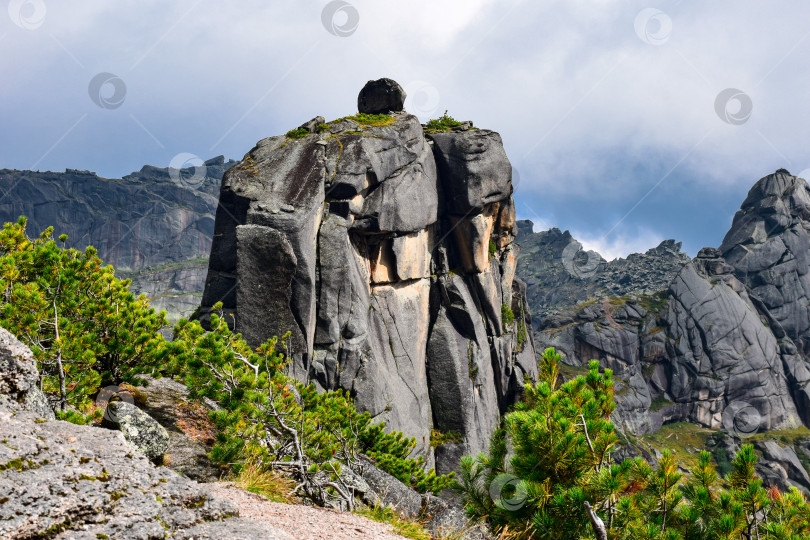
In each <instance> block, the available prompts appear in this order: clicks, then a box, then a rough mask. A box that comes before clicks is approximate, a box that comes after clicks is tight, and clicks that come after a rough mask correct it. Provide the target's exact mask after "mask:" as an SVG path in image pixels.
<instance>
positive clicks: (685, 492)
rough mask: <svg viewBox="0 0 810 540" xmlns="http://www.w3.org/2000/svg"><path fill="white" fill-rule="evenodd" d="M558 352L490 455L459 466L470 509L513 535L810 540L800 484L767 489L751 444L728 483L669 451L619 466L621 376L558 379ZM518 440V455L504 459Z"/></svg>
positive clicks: (593, 369)
mask: <svg viewBox="0 0 810 540" xmlns="http://www.w3.org/2000/svg"><path fill="white" fill-rule="evenodd" d="M559 360H560V357H559V355H557V354H556V353H555V352H554V350H553V349H547V350H546V351H545V353H544V354H543V357H542V358H541V360H540V376H539V379H538V382H537V383H536V384H527V386H526V400H525V402H524V403H521V404H519V405H517V406H516V407H515V410H514V411H513V412H510V413H508V414H507V415H506V417H505V418H504V422H503V427H502V429H500V430H498V431H497V432H496V433H495V435H494V436H493V439H492V444H491V448H490V451H489V454H488V455H479V456H477V457H475V458H473V457H470V456H466V457H464V458H463V459H462V474H461V483H460V485H459V489H460V490H461V492H462V495H463V497H464V500H465V503H466V509H467V512H468V513H469V514H470V515H471V516H473V517H476V518H480V519H485V520H487V521H488V522H489V523H490V524H491V525H492V526H493V528H494V529H495V530H496V531H497V532H500V533H504V535H505V536H508V537H510V538H554V539H557V538H572V539H585V538H608V539H610V540H676V539H679V540H720V539H724V540H730V539H734V540H754V539H759V540H765V539H772V540H775V539H777V538H779V539H782V538H787V539H799V538H810V505H808V504H807V501H806V500H805V498H804V496H803V495H802V494H801V493H800V492H799V491H798V490H797V489H796V488H792V489H791V490H790V491H789V492H788V493H781V492H780V491H779V490H778V489H776V488H770V489H767V490H766V489H765V488H763V487H762V480H761V479H760V478H758V477H757V476H756V472H755V465H756V462H757V456H756V453H755V452H754V448H753V446H751V445H743V446H742V448H741V449H740V451H739V452H738V453H737V455H736V456H735V457H734V459H733V461H732V464H731V466H732V470H731V472H730V473H729V475H728V476H727V477H726V478H725V479H722V480H721V479H720V478H719V476H718V474H717V471H716V469H715V467H714V465H713V464H712V458H711V454H709V453H708V452H702V453H701V454H700V455H699V457H698V462H697V465H695V466H694V467H693V468H692V469H691V470H689V472H688V474H686V473H683V472H682V471H681V470H680V467H679V465H678V463H677V462H676V460H675V457H674V455H673V454H672V453H671V452H669V451H664V452H663V453H662V455H661V457H660V458H659V459H658V462H657V464H656V466H654V467H653V466H651V465H650V464H649V463H647V462H646V461H644V460H643V459H642V458H635V459H632V460H630V459H628V460H625V461H623V462H622V463H614V462H613V461H612V460H611V458H610V451H611V450H612V449H613V448H614V447H615V444H616V437H615V434H614V429H613V425H612V424H611V423H610V421H609V416H610V413H611V412H612V411H613V406H612V405H611V404H612V401H613V392H612V379H611V377H612V374H611V372H610V370H605V371H604V373H599V365H598V362H595V361H592V362H591V363H590V364H589V371H588V374H587V375H582V376H579V377H577V378H575V379H573V380H571V381H568V382H565V383H561V382H560V376H559V370H558V368H557V363H558V362H559ZM509 443H511V445H512V448H513V449H514V454H513V456H512V457H511V459H509V460H508V461H507V459H506V457H507V448H508V447H509Z"/></svg>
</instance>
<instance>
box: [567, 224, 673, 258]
mask: <svg viewBox="0 0 810 540" xmlns="http://www.w3.org/2000/svg"><path fill="white" fill-rule="evenodd" d="M571 235H572V236H573V237H574V238H576V239H577V240H579V242H580V243H581V244H582V247H583V248H584V249H585V250H586V251H589V250H593V251H596V252H597V253H599V254H600V255H601V256H602V257H604V258H605V259H606V260H608V261H610V260H613V259H616V258H618V257H623V258H626V257H627V256H628V255H629V254H631V253H644V252H645V251H647V250H648V249H650V248H654V247H656V246H658V244H660V243H661V242H662V241H663V240H664V238H663V237H662V236H661V235H660V234H658V233H657V232H655V231H653V230H650V229H640V230H638V231H637V232H636V233H635V234H628V233H620V234H615V233H614V234H611V235H610V236H608V237H607V238H605V237H600V236H594V235H593V233H592V232H587V231H571Z"/></svg>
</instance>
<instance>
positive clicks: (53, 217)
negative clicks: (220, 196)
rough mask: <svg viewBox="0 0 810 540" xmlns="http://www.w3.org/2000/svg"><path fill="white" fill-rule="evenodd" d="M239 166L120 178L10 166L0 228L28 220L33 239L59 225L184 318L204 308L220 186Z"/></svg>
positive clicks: (2, 177) (219, 161)
mask: <svg viewBox="0 0 810 540" xmlns="http://www.w3.org/2000/svg"><path fill="white" fill-rule="evenodd" d="M233 163H234V162H233V161H226V160H225V159H224V158H223V157H222V156H219V157H217V158H213V159H210V160H208V161H206V162H205V163H204V166H200V167H189V168H187V169H172V170H170V169H168V168H158V167H152V166H150V165H145V166H144V167H143V168H142V169H141V170H140V171H138V172H134V173H132V174H129V175H127V176H125V177H124V178H120V179H107V178H101V177H99V176H97V175H96V174H95V173H92V172H89V171H78V170H75V169H68V170H66V171H65V172H64V173H55V172H37V171H17V170H8V169H3V170H0V188H3V190H4V191H6V194H5V195H4V197H3V198H2V200H0V220H2V221H0V223H2V222H8V221H17V218H18V217H20V216H26V217H27V218H28V233H29V235H38V234H39V233H40V232H42V231H43V230H44V229H45V228H46V227H50V226H53V227H54V233H55V235H56V236H58V235H60V234H67V235H68V237H69V240H68V246H69V247H75V248H77V249H84V248H85V247H86V246H88V245H92V246H94V247H95V248H96V249H98V253H99V256H100V257H101V258H102V260H103V261H104V262H105V263H108V264H112V265H113V266H115V268H116V274H117V275H118V276H119V277H124V278H130V279H132V287H131V288H132V290H133V292H135V293H136V294H139V293H144V294H146V295H147V296H148V297H149V298H150V299H151V300H152V305H153V306H154V307H156V308H157V309H165V310H167V311H168V313H169V316H170V318H171V319H177V318H179V317H180V316H188V315H190V314H191V312H192V311H193V310H194V308H196V307H197V305H199V299H200V293H201V292H202V289H203V286H204V282H205V273H206V267H207V260H206V259H207V257H208V253H209V251H210V249H211V237H212V236H213V232H214V213H215V211H216V206H217V192H218V189H219V183H220V180H221V178H222V174H223V173H224V172H225V171H226V170H227V169H228V168H229V167H230V166H231V165H233Z"/></svg>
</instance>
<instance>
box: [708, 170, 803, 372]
mask: <svg viewBox="0 0 810 540" xmlns="http://www.w3.org/2000/svg"><path fill="white" fill-rule="evenodd" d="M720 250H721V251H722V252H723V257H725V259H726V261H728V263H729V264H731V265H732V266H733V267H734V272H735V274H736V275H737V277H738V278H739V279H740V281H742V282H743V283H745V284H746V285H747V286H748V287H749V288H750V289H751V291H753V293H754V294H756V295H757V296H758V297H759V298H761V299H762V302H763V303H764V304H765V306H766V307H767V309H768V311H769V312H770V314H771V315H773V318H774V319H776V321H778V323H779V325H778V326H779V327H781V328H780V329H778V330H776V332H777V333H780V332H781V331H782V330H783V331H784V333H786V334H787V335H788V336H789V337H790V338H791V339H792V340H793V341H794V342H795V344H796V345H797V346H798V347H799V349H800V350H801V351H802V352H803V353H804V356H805V357H810V309H808V307H810V187H808V186H807V182H805V181H804V180H803V179H801V178H797V177H795V176H791V175H790V173H788V172H787V171H786V170H784V169H780V170H778V171H776V172H775V173H774V174H771V175H768V176H766V177H764V178H762V179H761V180H760V181H759V182H757V183H756V184H755V185H754V187H752V188H751V191H749V193H748V197H747V198H746V199H745V201H744V202H743V204H742V206H741V207H740V210H739V211H738V212H737V214H736V215H735V216H734V222H733V224H732V225H731V229H730V230H729V232H728V234H726V237H725V238H724V239H723V243H722V245H721V246H720ZM777 337H780V338H781V337H782V336H781V335H777Z"/></svg>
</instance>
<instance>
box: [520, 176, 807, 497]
mask: <svg viewBox="0 0 810 540" xmlns="http://www.w3.org/2000/svg"><path fill="white" fill-rule="evenodd" d="M808 231H810V188H809V187H808V185H807V183H806V182H805V181H804V180H803V179H801V178H797V177H794V176H791V175H790V174H789V173H788V172H787V171H785V170H783V169H780V170H779V171H777V172H776V173H774V174H772V175H768V176H766V177H764V178H762V179H761V180H759V181H758V182H757V183H756V184H755V185H754V186H753V187H752V189H751V191H750V192H749V195H748V197H747V198H746V200H745V201H744V202H743V204H742V207H741V210H740V211H739V212H738V213H737V215H736V216H735V218H734V222H733V224H732V227H731V230H730V231H729V232H728V234H727V235H726V237H725V239H724V241H723V243H722V245H721V247H720V249H716V248H704V249H702V250H701V251H700V252H699V253H698V255H697V257H696V258H695V259H694V260H691V261H688V260H686V262H685V263H684V264H681V266H680V268H678V269H677V272H676V274H675V275H674V276H673V277H672V278H671V279H670V280H669V282H668V283H666V284H665V285H664V286H663V287H662V288H661V289H660V290H659V291H658V292H655V291H652V292H653V293H654V294H650V292H651V291H650V290H649V289H648V284H649V283H651V282H652V283H655V281H656V280H657V279H659V278H662V277H664V273H661V272H659V271H658V270H657V271H656V272H654V273H653V274H652V276H653V278H654V279H652V280H650V279H649V278H650V276H649V275H645V274H644V273H643V272H638V270H636V272H638V274H639V275H640V276H641V279H640V280H638V282H640V283H641V284H642V288H638V287H636V288H635V289H633V288H628V289H621V288H618V290H617V289H616V288H612V289H611V288H607V289H606V288H604V287H600V286H599V285H597V279H598V278H596V279H595V278H594V276H599V275H604V270H602V269H601V267H600V268H599V270H598V271H597V272H595V273H594V275H593V276H589V278H590V280H591V281H590V282H589V284H588V290H589V292H588V294H586V295H579V296H574V300H582V301H579V303H575V302H574V301H572V302H570V304H569V305H568V306H567V307H564V308H558V309H556V310H555V309H548V308H547V306H546V305H544V304H540V305H539V306H538V307H539V309H537V308H536V311H540V312H542V310H543V309H547V311H546V312H545V317H543V319H542V320H541V322H540V323H539V324H538V327H537V332H536V340H537V343H538V347H540V348H542V347H550V346H553V347H555V348H557V350H558V351H560V352H561V353H562V354H563V355H564V361H565V362H566V363H567V364H568V365H569V366H571V368H570V369H571V370H573V371H571V374H572V375H573V374H575V373H576V372H577V371H576V370H577V368H578V367H580V366H584V365H585V364H586V363H587V361H588V360H589V359H591V358H595V359H598V360H599V361H600V363H601V365H602V366H604V367H609V368H611V369H613V371H614V373H615V374H616V377H617V402H618V407H617V411H616V413H615V419H616V421H617V423H618V425H619V426H620V428H621V429H623V430H624V431H625V433H626V434H627V435H628V436H629V437H630V438H631V439H632V437H634V436H640V435H644V434H649V433H654V432H656V431H658V430H659V429H661V427H662V426H663V425H665V424H670V423H674V422H684V421H686V422H691V423H693V424H696V425H698V426H704V427H706V428H710V429H713V430H720V431H721V432H724V433H727V434H729V436H730V437H732V439H735V440H737V441H738V442H737V443H734V444H736V445H737V447H738V446H739V440H740V439H745V438H748V437H752V436H755V435H757V434H758V433H762V432H769V431H774V430H791V429H792V430H794V432H791V433H799V434H801V433H804V431H802V430H805V431H806V427H807V426H810V407H808V405H810V401H809V400H810V387H808V385H809V384H810V357H808V354H807V345H806V344H807V342H808V341H807V339H808V324H806V320H807V317H808V312H809V311H808V301H807V296H806V291H807V290H808V285H810V282H809V281H808V277H807V275H808V271H810V264H808V262H810V261H808V256H810V250H809V249H808V248H810V239H809V237H808ZM548 236H549V234H546V235H545V237H544V238H541V239H540V240H541V241H540V242H538V244H541V245H543V240H545V239H546V238H547V237H548ZM556 236H560V235H556ZM520 238H521V237H519V240H520ZM524 243H525V242H524ZM545 244H546V245H547V244H549V242H545ZM664 244H666V245H664ZM664 244H662V246H659V247H658V248H656V251H657V252H658V253H657V254H656V253H651V252H653V251H654V250H650V251H648V252H647V254H645V255H653V256H659V257H661V258H662V262H661V264H659V265H654V266H657V267H658V268H659V269H660V268H661V267H662V266H664V267H668V268H669V269H670V271H671V270H672V269H674V266H675V261H676V260H677V259H678V258H680V257H673V251H672V250H671V249H670V247H674V246H676V245H677V244H672V243H671V242H669V241H668V242H665V243H664ZM662 247H664V248H665V249H664V250H663V252H662V250H661V248H662ZM631 259H635V260H638V259H639V257H638V256H631V257H629V258H628V261H629V260H631ZM599 264H600V265H607V264H609V263H603V262H600V263H599ZM518 268H519V269H520V268H521V264H520V263H519V265H518ZM567 279H569V281H571V279H572V278H567ZM658 283H660V281H659V282H658ZM563 286H566V284H564V285H563ZM645 289H646V290H645ZM611 291H617V292H621V293H622V294H615V293H612V292H611ZM531 301H532V300H531V297H530V303H531ZM533 307H535V306H533ZM797 428H798V431H796V429H797ZM806 434H807V435H810V432H807V433H806ZM782 438H783V439H784V438H785V437H782ZM790 439H791V440H793V445H792V446H788V447H785V448H782V447H780V446H779V445H776V446H774V444H776V443H773V444H770V445H769V443H768V441H766V440H764V439H758V440H757V448H758V450H759V451H760V452H761V453H762V455H763V456H764V457H765V458H766V460H765V461H764V462H763V465H762V471H761V474H762V475H763V476H764V477H766V478H770V479H771V480H770V481H772V482H773V483H775V484H776V485H779V487H783V488H784V487H786V486H787V485H790V482H793V483H794V484H796V485H799V486H801V487H802V489H804V490H807V489H808V485H807V482H806V476H807V471H806V470H805V467H804V466H803V467H799V468H796V467H793V466H792V465H790V464H791V463H793V464H795V463H800V461H801V460H800V459H799V457H798V456H803V455H804V452H805V450H804V446H805V445H806V440H810V437H805V438H802V436H798V437H797V436H795V435H793V434H791V435H790ZM729 444H731V443H729ZM802 459H804V460H805V461H806V460H807V457H806V456H805V457H804V458H802ZM768 460H771V461H768ZM779 463H781V465H778V464H779ZM808 463H810V462H808ZM768 467H770V469H769V468H768ZM773 468H776V469H778V471H779V473H778V474H777V473H776V472H774V470H772V469H773ZM791 471H793V472H791Z"/></svg>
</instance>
